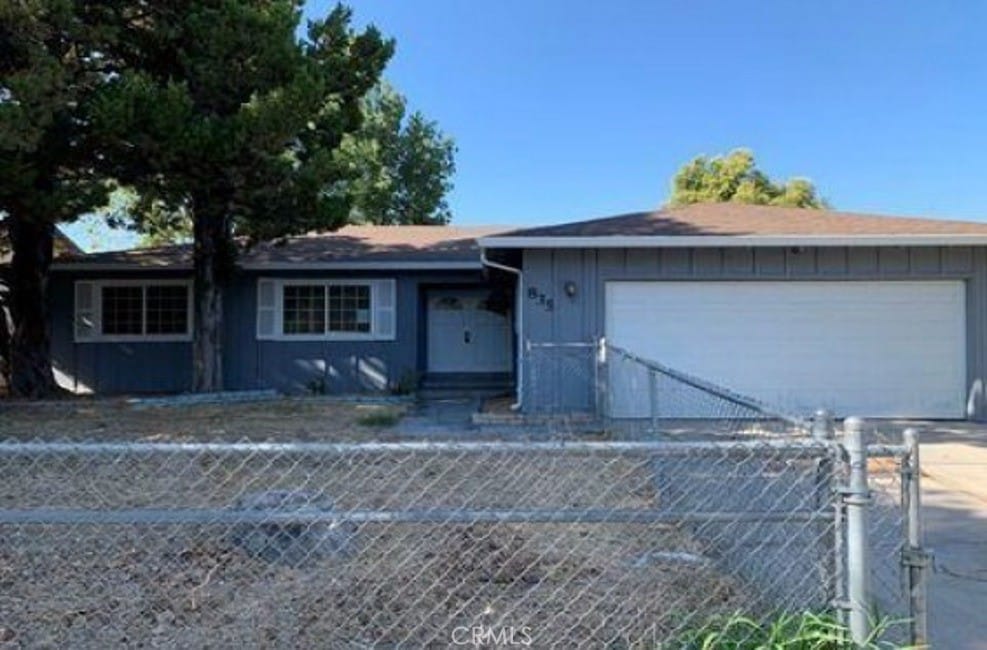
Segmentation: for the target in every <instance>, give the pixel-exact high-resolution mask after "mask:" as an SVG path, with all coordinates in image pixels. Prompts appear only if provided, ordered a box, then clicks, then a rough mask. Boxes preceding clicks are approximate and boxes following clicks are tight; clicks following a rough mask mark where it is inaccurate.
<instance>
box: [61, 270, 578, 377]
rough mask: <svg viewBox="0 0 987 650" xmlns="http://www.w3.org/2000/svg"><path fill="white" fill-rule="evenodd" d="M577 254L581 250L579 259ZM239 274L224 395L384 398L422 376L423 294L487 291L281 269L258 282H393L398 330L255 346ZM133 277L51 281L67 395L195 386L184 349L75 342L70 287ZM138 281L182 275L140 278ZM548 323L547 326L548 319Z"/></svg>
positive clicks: (248, 297)
mask: <svg viewBox="0 0 987 650" xmlns="http://www.w3.org/2000/svg"><path fill="white" fill-rule="evenodd" d="M576 254H577V255H578V253H576ZM260 275H261V274H256V273H240V274H238V275H237V276H236V277H235V278H234V280H233V282H232V284H231V285H230V286H229V287H227V288H226V289H225V290H224V293H223V303H224V304H223V308H224V318H223V340H222V345H223V378H224V388H226V389H227V390H249V389H257V388H274V389H277V390H279V391H281V392H284V393H289V394H298V393H305V392H311V391H313V390H320V391H321V390H325V391H326V392H329V393H357V392H381V391H387V390H390V389H391V388H393V387H394V385H395V384H397V383H398V382H399V381H401V380H402V379H403V378H407V377H411V376H412V375H415V374H417V373H420V372H421V371H423V370H424V369H425V365H424V364H425V359H424V353H423V351H422V346H421V345H420V343H421V337H422V336H424V334H423V332H424V328H425V327H426V322H425V321H426V319H425V317H424V311H423V310H421V309H420V307H421V297H422V293H423V291H424V288H425V287H428V286H432V285H441V286H457V285H462V286H471V287H472V286H477V285H483V284H485V282H486V281H485V279H484V277H483V275H482V274H481V273H480V272H475V271H461V272H427V271H422V272H360V273H352V272H335V273H330V272H316V271H311V272H285V273H265V274H262V275H263V276H264V277H268V276H270V277H284V278H289V277H291V278H313V279H326V278H329V277H340V278H347V277H348V278H353V277H361V278H369V277H375V278H396V279H397V296H396V298H397V304H396V309H397V317H398V321H399V322H398V327H397V333H396V338H395V340H393V341H332V340H325V341H258V340H257V328H256V318H257V315H256V307H257V278H258V277H260ZM111 276H112V277H116V278H122V277H128V278H132V277H138V276H135V275H134V274H133V273H131V274H129V275H124V274H121V273H116V274H108V273H102V274H100V273H91V272H90V273H78V274H70V273H65V272H57V273H54V274H53V277H52V281H51V283H50V287H51V304H52V309H51V327H52V355H53V363H54V365H55V367H56V368H57V369H58V371H59V373H60V374H61V375H64V376H65V377H67V378H68V379H67V383H68V387H69V388H70V389H74V388H78V390H80V391H85V392H88V391H92V392H98V393H104V394H113V393H117V394H119V393H179V392H186V391H189V390H191V387H192V344H191V343H190V342H140V341H139V342H126V343H116V342H103V341H96V342H85V343H76V342H75V340H74V337H73V331H72V322H73V307H74V305H73V303H74V297H73V294H74V291H73V288H74V283H75V281H76V280H80V279H89V278H107V277H111ZM139 277H141V278H155V277H182V276H180V275H176V274H175V273H171V274H151V273H142V274H141V275H140V276H139ZM544 324H545V325H551V323H550V321H546V322H545V323H544Z"/></svg>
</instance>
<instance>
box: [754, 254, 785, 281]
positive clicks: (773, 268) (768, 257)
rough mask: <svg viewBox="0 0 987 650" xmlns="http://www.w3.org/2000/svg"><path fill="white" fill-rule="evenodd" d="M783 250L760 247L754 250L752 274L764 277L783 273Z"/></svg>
mask: <svg viewBox="0 0 987 650" xmlns="http://www.w3.org/2000/svg"><path fill="white" fill-rule="evenodd" d="M786 269H787V266H786V264H785V251H784V250H782V249H779V248H760V249H757V250H755V251H754V274H755V275H760V276H765V277H778V276H782V275H785V271H786Z"/></svg>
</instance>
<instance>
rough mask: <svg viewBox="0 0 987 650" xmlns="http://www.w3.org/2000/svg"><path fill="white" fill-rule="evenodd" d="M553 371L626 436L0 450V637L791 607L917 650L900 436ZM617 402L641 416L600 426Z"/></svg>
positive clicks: (432, 624)
mask: <svg viewBox="0 0 987 650" xmlns="http://www.w3.org/2000/svg"><path fill="white" fill-rule="evenodd" d="M559 350H561V352H557V357H558V358H559V359H561V361H557V362H556V365H555V370H553V371H552V372H553V373H554V374H552V375H551V376H552V377H554V379H553V381H556V382H561V381H563V380H565V381H581V380H583V379H585V377H586V375H580V374H578V373H579V372H585V373H588V376H589V377H590V378H592V382H590V383H589V389H588V390H589V394H588V395H585V396H584V397H585V398H587V399H589V400H590V402H589V404H591V409H589V410H588V411H587V412H586V417H587V418H590V419H596V420H597V421H598V423H599V424H601V425H606V426H615V424H614V423H617V424H620V423H621V422H622V421H624V420H626V421H629V422H634V423H635V424H634V426H631V427H628V428H626V429H620V431H625V432H627V433H628V435H627V436H626V437H621V436H615V435H602V436H601V435H600V432H597V433H596V434H594V435H592V436H586V437H582V438H580V437H574V436H572V435H571V433H572V432H571V430H569V429H568V427H569V426H570V424H565V425H563V428H564V429H565V431H566V432H567V433H569V434H570V435H568V436H566V437H565V439H563V440H552V441H538V442H533V441H510V440H495V441H485V442H471V441H415V442H363V443H339V444H335V443H323V442H313V443H290V442H285V443H258V442H240V443H231V442H223V443H202V442H187V443H179V442H161V443H155V442H142V443H136V442H134V443H128V442H99V441H91V442H69V441H60V442H59V441H42V440H38V441H15V440H10V441H7V442H0V640H2V641H6V642H8V643H10V644H12V645H13V646H14V647H18V646H19V647H24V648H27V647H39V646H49V647H73V648H103V647H109V646H118V645H122V646H142V647H330V648H369V647H375V648H418V647H435V648H444V647H455V646H488V647H489V646H495V645H499V646H502V647H503V646H510V645H516V646H531V647H539V648H541V647H559V648H569V647H586V648H598V647H607V648H649V649H654V648H659V647H660V648H663V649H665V650H667V649H669V648H673V649H674V648H679V647H685V646H683V643H684V642H683V641H682V640H683V639H684V638H687V636H688V633H689V632H690V631H691V630H695V629H696V628H699V627H701V626H702V625H703V624H704V623H705V622H707V621H708V620H709V619H710V618H712V617H716V616H724V615H733V614H738V613H739V614H743V615H745V616H749V617H752V618H754V619H755V620H766V619H768V618H769V617H771V616H773V615H774V614H776V613H778V612H779V611H786V612H799V611H805V610H811V611H815V612H828V613H833V614H834V615H836V616H838V617H840V618H842V619H843V620H845V621H846V622H847V623H848V624H849V626H850V628H851V629H852V630H853V634H854V638H858V639H859V638H863V636H866V635H867V634H869V632H870V628H871V626H872V624H873V622H874V620H875V618H890V619H892V620H897V621H908V622H907V623H902V624H900V625H895V626H892V629H891V633H890V635H889V636H888V637H887V638H888V639H890V640H906V639H911V640H923V639H924V638H925V631H924V572H923V566H924V565H923V561H924V557H925V556H924V553H923V551H922V549H921V535H920V529H919V521H918V482H917V481H918V476H919V472H918V456H917V444H916V443H915V439H914V435H913V434H909V436H910V437H908V438H906V439H905V440H904V441H903V442H901V443H897V444H889V443H888V442H882V443H879V444H870V445H864V441H863V437H862V436H863V431H862V424H861V423H859V422H857V421H852V420H850V421H847V422H845V423H844V425H843V426H844V429H846V430H845V431H838V430H835V428H834V426H833V422H832V420H831V419H830V418H828V417H826V416H825V414H822V415H820V416H819V417H817V418H816V419H815V420H812V421H810V420H803V419H801V418H798V417H794V416H792V415H789V414H784V413H781V412H777V411H775V410H772V409H770V408H769V407H767V406H764V405H762V404H759V403H757V402H755V401H753V400H750V399H748V398H746V397H743V396H741V395H736V394H734V393H732V392H730V391H729V390H726V389H723V388H721V387H717V386H715V385H712V384H709V383H707V382H705V381H702V380H700V379H697V378H693V377H689V376H686V375H683V374H681V373H678V372H676V371H674V370H672V369H669V368H665V367H663V366H661V365H660V364H656V363H654V362H650V361H647V360H643V359H638V358H636V357H634V356H633V355H631V354H629V353H626V352H624V351H621V350H618V349H616V348H610V349H604V350H603V351H602V354H603V355H604V356H605V357H606V358H605V359H603V361H604V362H605V363H600V357H599V356H598V355H600V354H601V349H600V348H599V347H596V346H569V347H563V348H559ZM534 354H539V353H534ZM544 354H545V356H546V357H547V356H548V353H544ZM608 364H609V365H608ZM577 369H582V370H577ZM545 370H547V368H546V367H542V368H534V367H533V368H532V369H531V373H532V374H531V375H529V380H531V379H533V378H536V377H538V376H539V375H538V372H539V371H545ZM542 376H543V377H545V376H548V375H542ZM616 381H624V382H627V383H626V384H621V385H620V386H621V387H620V388H619V390H617V395H622V394H623V393H625V392H627V391H639V392H638V395H639V396H640V395H641V394H642V391H644V392H643V394H644V395H647V396H649V397H647V398H646V399H644V400H639V402H641V401H643V403H644V404H646V405H647V406H646V410H645V411H644V412H643V413H641V412H632V413H631V415H633V416H634V417H626V418H618V417H611V416H613V415H617V414H620V411H619V409H617V410H615V409H616V406H615V405H614V401H615V400H614V394H613V392H612V391H611V390H610V389H609V388H608V387H614V386H615V385H616V384H615V382H616ZM635 382H636V383H635ZM644 387H646V388H644ZM529 388H534V389H536V390H537V386H535V385H531V386H529ZM649 391H650V392H649ZM652 392H657V393H658V397H659V399H652V398H651V397H650V395H651V394H652ZM617 399H623V397H618V398H617ZM579 403H583V402H579ZM654 404H657V407H655V406H652V405H654ZM558 407H559V409H560V412H561V409H563V408H564V406H563V404H561V403H559V404H558ZM622 408H628V409H632V408H633V409H640V408H641V407H640V405H639V403H638V404H634V405H629V406H625V407H622ZM601 412H602V413H603V414H604V417H600V415H599V414H600V413H601ZM608 431H611V432H612V431H616V429H613V430H611V429H605V430H604V431H603V434H607V432H608ZM638 434H642V435H641V436H638Z"/></svg>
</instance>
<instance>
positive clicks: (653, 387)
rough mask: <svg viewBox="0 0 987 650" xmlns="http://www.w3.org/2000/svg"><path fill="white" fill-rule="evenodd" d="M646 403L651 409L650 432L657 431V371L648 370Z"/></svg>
mask: <svg viewBox="0 0 987 650" xmlns="http://www.w3.org/2000/svg"><path fill="white" fill-rule="evenodd" d="M648 404H649V406H650V409H651V433H658V372H657V371H655V370H648Z"/></svg>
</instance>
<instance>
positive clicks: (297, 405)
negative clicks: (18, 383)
mask: <svg viewBox="0 0 987 650" xmlns="http://www.w3.org/2000/svg"><path fill="white" fill-rule="evenodd" d="M403 412H404V407H403V406H401V405H394V404H385V405H381V404H373V403H351V402H339V401H329V400H326V399H320V398H317V397H313V398H296V399H287V398H286V399H277V400H270V401H261V402H248V403H231V404H197V405H184V406H158V407H141V408H136V407H134V406H133V405H131V404H129V403H127V402H126V401H125V400H108V399H100V400H86V399H76V400H65V401H52V402H44V403H36V404H31V403H9V404H3V403H2V402H0V440H4V439H18V440H29V439H35V438H41V439H46V440H51V439H71V440H101V441H107V440H142V441H166V440H209V441H212V440H293V441H319V440H327V441H359V440H365V439H367V437H368V435H371V434H372V435H373V436H374V439H377V440H379V439H382V437H386V436H387V435H388V432H387V431H381V430H379V429H378V430H374V431H372V432H370V431H368V428H367V426H365V425H361V424H360V422H361V420H365V419H366V418H371V419H372V418H379V417H385V416H386V417H388V418H389V420H390V419H391V418H398V419H399V418H400V417H401V415H402V414H403Z"/></svg>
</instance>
